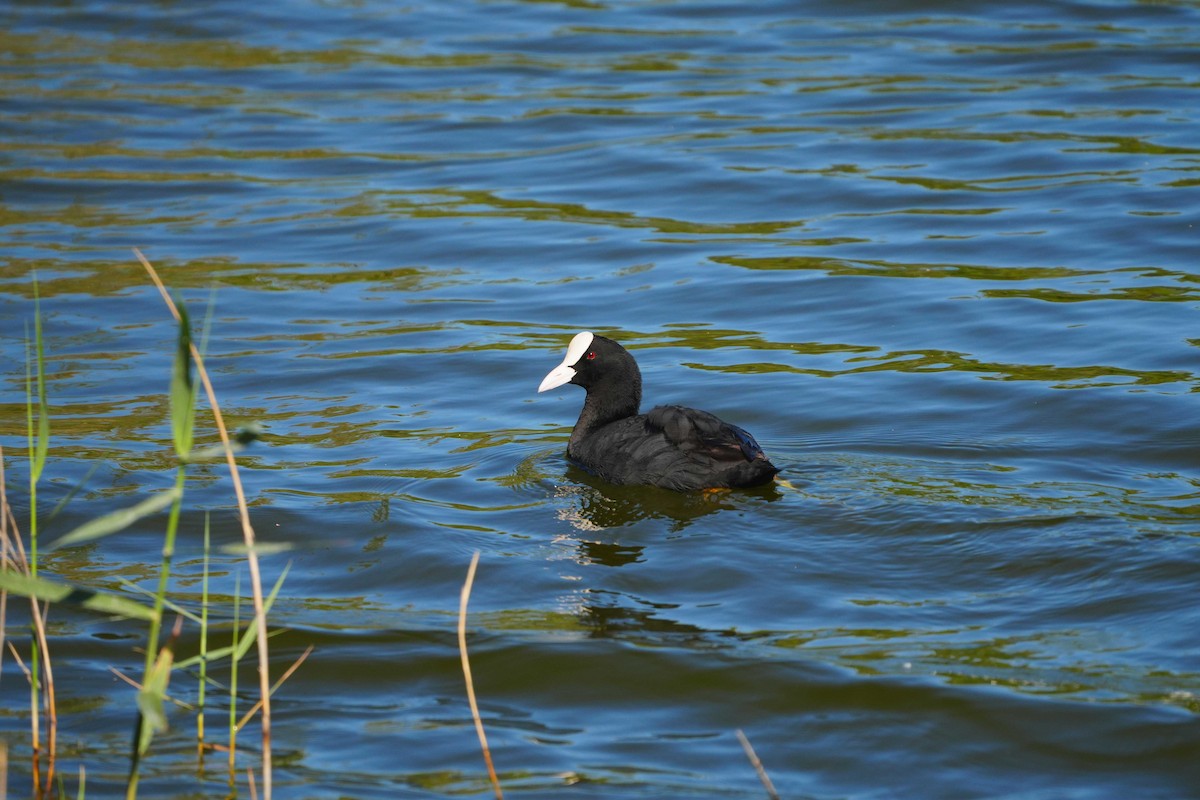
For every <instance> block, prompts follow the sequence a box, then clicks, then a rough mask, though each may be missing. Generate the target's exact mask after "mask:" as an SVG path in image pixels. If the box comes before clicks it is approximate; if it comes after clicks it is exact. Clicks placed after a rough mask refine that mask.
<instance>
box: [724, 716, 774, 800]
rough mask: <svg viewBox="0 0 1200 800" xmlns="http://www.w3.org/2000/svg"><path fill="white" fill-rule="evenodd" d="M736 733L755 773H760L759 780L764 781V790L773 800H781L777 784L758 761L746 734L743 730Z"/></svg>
mask: <svg viewBox="0 0 1200 800" xmlns="http://www.w3.org/2000/svg"><path fill="white" fill-rule="evenodd" d="M735 733H737V737H738V741H739V742H741V743H742V749H743V750H745V751H746V758H748V759H750V766H752V767H754V771H755V772H757V773H758V779H759V780H760V781H762V785H763V788H764V789H766V790H767V797H769V798H771V800H779V792H777V791H775V784H773V783H771V777H770V776H769V775H767V771H766V770H765V769H764V768H763V764H762V762H761V761H759V760H758V753H755V752H754V746H753V745H751V744H750V740H749V739H748V738H746V734H744V733H742V730H741V728H739V729H738V730H737V731H735Z"/></svg>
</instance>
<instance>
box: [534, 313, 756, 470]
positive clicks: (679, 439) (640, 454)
mask: <svg viewBox="0 0 1200 800" xmlns="http://www.w3.org/2000/svg"><path fill="white" fill-rule="evenodd" d="M564 383H574V384H575V385H577V386H582V387H583V388H584V389H585V390H587V398H586V399H585V400H584V401H583V411H581V412H580V414H579V421H578V422H576V423H575V429H574V430H573V431H571V440H570V442H569V443H568V444H567V456H568V457H570V458H571V460H573V461H574V462H576V463H577V464H579V465H580V466H581V467H583V468H584V469H586V470H588V471H589V472H591V473H593V474H595V475H598V476H600V477H601V478H604V479H605V480H607V481H609V482H611V483H620V484H646V485H650V486H661V487H663V488H665V489H674V490H676V491H680V492H688V491H695V490H698V489H718V488H742V487H750V486H760V485H762V484H765V483H770V482H771V480H772V479H773V478H774V477H775V474H776V473H777V472H779V470H778V469H777V468H776V467H775V465H773V464H772V463H771V462H770V461H768V460H767V456H766V454H765V453H763V450H762V448H761V447H759V446H758V442H756V441H754V437H753V436H751V435H750V434H748V433H746V432H745V431H744V430H742V429H741V428H739V427H737V426H736V425H730V424H729V423H728V422H724V421H722V420H720V419H718V418H717V417H715V416H713V415H712V414H709V413H708V412H706V411H698V410H697V409H694V408H687V407H685V406H658V407H656V408H653V409H651V410H650V411H649V412H647V413H645V414H639V413H638V408H639V406H640V405H641V402H642V374H641V372H640V371H639V370H638V366H637V362H635V361H634V360H633V356H631V355H630V354H629V351H627V350H626V349H625V348H624V347H621V345H619V344H617V343H616V342H614V341H613V340H612V339H607V338H605V337H603V336H597V335H596V334H594V333H591V332H589V331H584V332H582V333H579V334H576V336H575V338H573V339H572V340H571V344H570V345H568V347H567V355H566V357H565V358H564V359H563V361H562V363H561V364H559V365H558V366H557V367H555V368H554V369H553V370H551V371H550V374H548V375H547V376H546V377H545V378H544V379H543V380H542V384H541V385H540V386H538V391H539V392H544V391H546V390H547V389H553V388H555V387H556V386H562V385H563V384H564Z"/></svg>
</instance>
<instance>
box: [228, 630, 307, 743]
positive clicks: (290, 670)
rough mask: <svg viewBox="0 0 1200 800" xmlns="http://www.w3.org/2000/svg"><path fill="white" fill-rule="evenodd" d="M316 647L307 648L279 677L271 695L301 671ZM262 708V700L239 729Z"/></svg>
mask: <svg viewBox="0 0 1200 800" xmlns="http://www.w3.org/2000/svg"><path fill="white" fill-rule="evenodd" d="M315 647H316V646H315V645H311V644H310V645H309V646H308V647H307V648H305V650H304V652H303V653H301V654H300V657H299V658H297V659H296V660H295V661H293V662H292V665H291V666H290V667H288V668H287V670H285V671H284V673H283V674H282V675H280V676H279V680H277V681H275V685H274V686H272V687H271V694H274V693H275V692H276V691H278V690H279V687H280V686H283V684H284V683H285V682H286V681H287V679H288V678H290V677H292V675H293V674H294V673H295V672H296V670H298V669H300V665H301V664H303V663H304V662H305V661H306V660H307V659H308V657H309V656H310V655H312V651H313V650H314V649H315ZM260 708H262V701H261V700H259V701H258V702H257V703H255V704H254V705H253V707H251V709H250V710H249V711H247V712H246V713H245V714H244V715H243V716H242V718H241V720H240V721H239V722H238V725H237V726H238V728H239V729H241V728H244V727H245V726H246V723H248V722H249V721H250V720H252V719H253V718H254V715H255V714H257V713H258V710H259V709H260Z"/></svg>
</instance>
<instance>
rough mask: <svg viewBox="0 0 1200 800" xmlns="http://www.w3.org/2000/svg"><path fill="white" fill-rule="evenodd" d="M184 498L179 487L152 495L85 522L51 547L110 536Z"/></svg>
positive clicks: (76, 543) (67, 545)
mask: <svg viewBox="0 0 1200 800" xmlns="http://www.w3.org/2000/svg"><path fill="white" fill-rule="evenodd" d="M182 496H183V491H182V490H181V489H179V488H178V487H173V488H171V489H167V490H166V491H163V492H159V493H158V494H155V495H151V496H150V497H148V498H146V499H145V500H143V501H142V502H140V503H138V504H137V505H133V506H130V507H129V508H122V509H119V510H117V511H113V512H112V513H110V514H105V515H104V516H102V517H97V518H96V519H94V520H92V521H90V522H85V523H84V524H82V525H80V526H79V527H78V528H76V529H75V530H73V531H71V532H70V533H68V534H66V535H65V536H63V537H61V538H60V539H58V540H57V541H55V542H54V543H53V544H52V545H51V548H52V549H53V548H58V547H70V546H73V545H78V544H82V543H84V542H90V541H92V540H93V539H100V538H102V537H104V536H109V535H111V534H114V533H116V532H117V531H121V530H124V529H125V528H128V527H129V526H130V525H132V524H133V523H135V522H137V521H138V520H139V519H142V518H143V517H148V516H150V515H151V514H154V513H156V512H158V511H161V510H162V509H164V508H166V507H167V506H169V505H171V503H173V502H175V501H176V500H178V499H179V498H180V497H182Z"/></svg>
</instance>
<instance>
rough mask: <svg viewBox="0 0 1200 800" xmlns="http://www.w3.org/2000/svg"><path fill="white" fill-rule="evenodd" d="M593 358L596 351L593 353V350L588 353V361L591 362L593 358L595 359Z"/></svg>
mask: <svg viewBox="0 0 1200 800" xmlns="http://www.w3.org/2000/svg"><path fill="white" fill-rule="evenodd" d="M595 357H596V351H595V350H593V351H592V352H590V353H588V361H591V360H592V359H593V358H595Z"/></svg>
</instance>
